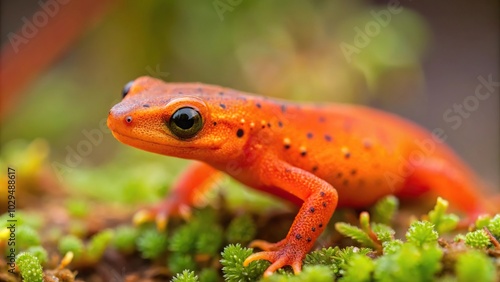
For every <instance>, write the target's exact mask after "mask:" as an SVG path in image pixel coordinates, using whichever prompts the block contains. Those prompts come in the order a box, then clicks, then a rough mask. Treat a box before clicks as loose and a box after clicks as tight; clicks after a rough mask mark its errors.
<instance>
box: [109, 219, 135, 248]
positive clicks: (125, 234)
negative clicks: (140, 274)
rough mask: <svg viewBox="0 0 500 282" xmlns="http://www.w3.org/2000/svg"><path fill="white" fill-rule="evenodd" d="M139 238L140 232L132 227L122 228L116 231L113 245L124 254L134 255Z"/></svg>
mask: <svg viewBox="0 0 500 282" xmlns="http://www.w3.org/2000/svg"><path fill="white" fill-rule="evenodd" d="M138 237H139V230H138V229H137V228H134V227H132V226H125V225H124V226H120V227H118V228H117V229H115V236H114V237H113V240H112V242H111V244H112V245H113V247H115V248H116V249H117V250H119V251H121V252H123V253H127V254H128V253H132V252H133V251H134V248H135V243H136V240H137V238H138Z"/></svg>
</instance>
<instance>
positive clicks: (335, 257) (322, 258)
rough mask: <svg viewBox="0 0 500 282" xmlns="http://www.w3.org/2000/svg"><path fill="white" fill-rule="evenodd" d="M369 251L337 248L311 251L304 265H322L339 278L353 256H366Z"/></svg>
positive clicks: (354, 248)
mask: <svg viewBox="0 0 500 282" xmlns="http://www.w3.org/2000/svg"><path fill="white" fill-rule="evenodd" d="M370 252H371V250H370V249H368V248H357V247H346V248H344V249H340V248H339V247H335V248H332V247H329V248H323V249H321V250H317V251H313V252H311V253H309V254H307V255H306V257H305V259H304V265H305V266H306V265H324V266H326V267H328V268H329V269H330V271H331V272H332V273H333V274H335V275H337V276H340V274H341V270H342V269H343V268H345V267H346V265H347V263H348V261H350V260H351V258H352V257H353V256H355V255H366V254H368V253H370Z"/></svg>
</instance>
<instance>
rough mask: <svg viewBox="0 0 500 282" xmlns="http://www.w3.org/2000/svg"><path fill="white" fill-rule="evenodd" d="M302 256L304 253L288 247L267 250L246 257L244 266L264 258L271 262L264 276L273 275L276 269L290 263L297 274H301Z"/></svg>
mask: <svg viewBox="0 0 500 282" xmlns="http://www.w3.org/2000/svg"><path fill="white" fill-rule="evenodd" d="M266 243H267V242H266ZM268 244H269V243H268ZM277 244H279V243H277ZM302 257H303V254H300V253H296V252H293V251H290V250H287V248H283V249H281V250H279V251H266V252H258V253H255V254H252V255H250V256H249V257H247V258H246V259H245V261H244V262H243V266H245V267H246V266H248V265H249V264H250V263H251V262H252V261H256V260H261V259H263V260H267V261H270V262H271V265H270V266H269V267H268V268H267V269H266V271H265V272H264V277H268V276H270V275H272V274H273V273H274V272H275V271H276V270H278V269H280V268H282V267H285V266H287V265H290V266H291V267H292V269H293V272H294V273H295V274H299V273H300V272H301V270H302Z"/></svg>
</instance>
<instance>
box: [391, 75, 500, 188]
mask: <svg viewBox="0 0 500 282" xmlns="http://www.w3.org/2000/svg"><path fill="white" fill-rule="evenodd" d="M477 80H478V81H479V83H478V84H477V86H476V88H475V91H474V94H472V95H469V96H467V97H465V98H464V99H463V100H462V102H461V103H455V104H453V106H452V107H450V108H449V109H447V110H446V111H445V112H444V113H443V120H444V121H445V123H447V124H449V125H450V128H451V129H452V130H457V129H459V128H460V127H461V126H462V124H463V120H464V119H467V118H469V117H470V116H471V114H472V113H473V112H475V111H477V109H478V108H479V106H480V103H481V102H484V101H485V100H487V99H489V98H490V97H491V96H492V95H493V94H494V93H495V90H496V89H498V88H499V87H500V81H494V80H493V75H492V74H490V75H488V76H487V77H486V78H485V77H483V76H481V75H480V76H478V77H477ZM431 132H432V134H431V136H430V137H429V138H425V139H423V140H418V139H416V140H414V142H415V145H416V148H417V149H415V150H413V151H412V152H410V153H409V154H408V156H407V158H404V157H403V156H401V155H400V156H398V158H400V161H399V166H398V167H397V168H396V170H395V171H386V172H385V173H384V177H385V180H386V182H387V184H388V185H389V187H391V188H392V189H393V190H394V188H395V187H396V185H400V184H402V183H404V181H405V180H406V179H407V178H408V177H409V176H411V175H412V174H413V173H414V172H415V169H416V168H417V167H418V166H421V165H423V164H424V162H425V161H426V160H428V159H430V158H431V156H432V155H433V154H434V153H435V151H436V148H437V146H438V144H440V143H443V142H445V141H446V139H447V138H448V136H447V135H446V131H445V130H444V129H443V128H439V127H436V128H434V129H433V130H432V131H431ZM433 165H439V164H438V163H434V164H433ZM436 169H439V168H436Z"/></svg>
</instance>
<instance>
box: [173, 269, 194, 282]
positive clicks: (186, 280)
mask: <svg viewBox="0 0 500 282" xmlns="http://www.w3.org/2000/svg"><path fill="white" fill-rule="evenodd" d="M171 281H172V282H198V281H200V280H199V279H198V276H196V275H195V274H194V271H190V270H184V271H183V272H182V273H178V274H177V275H176V276H174V277H173V278H172V280H171Z"/></svg>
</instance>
